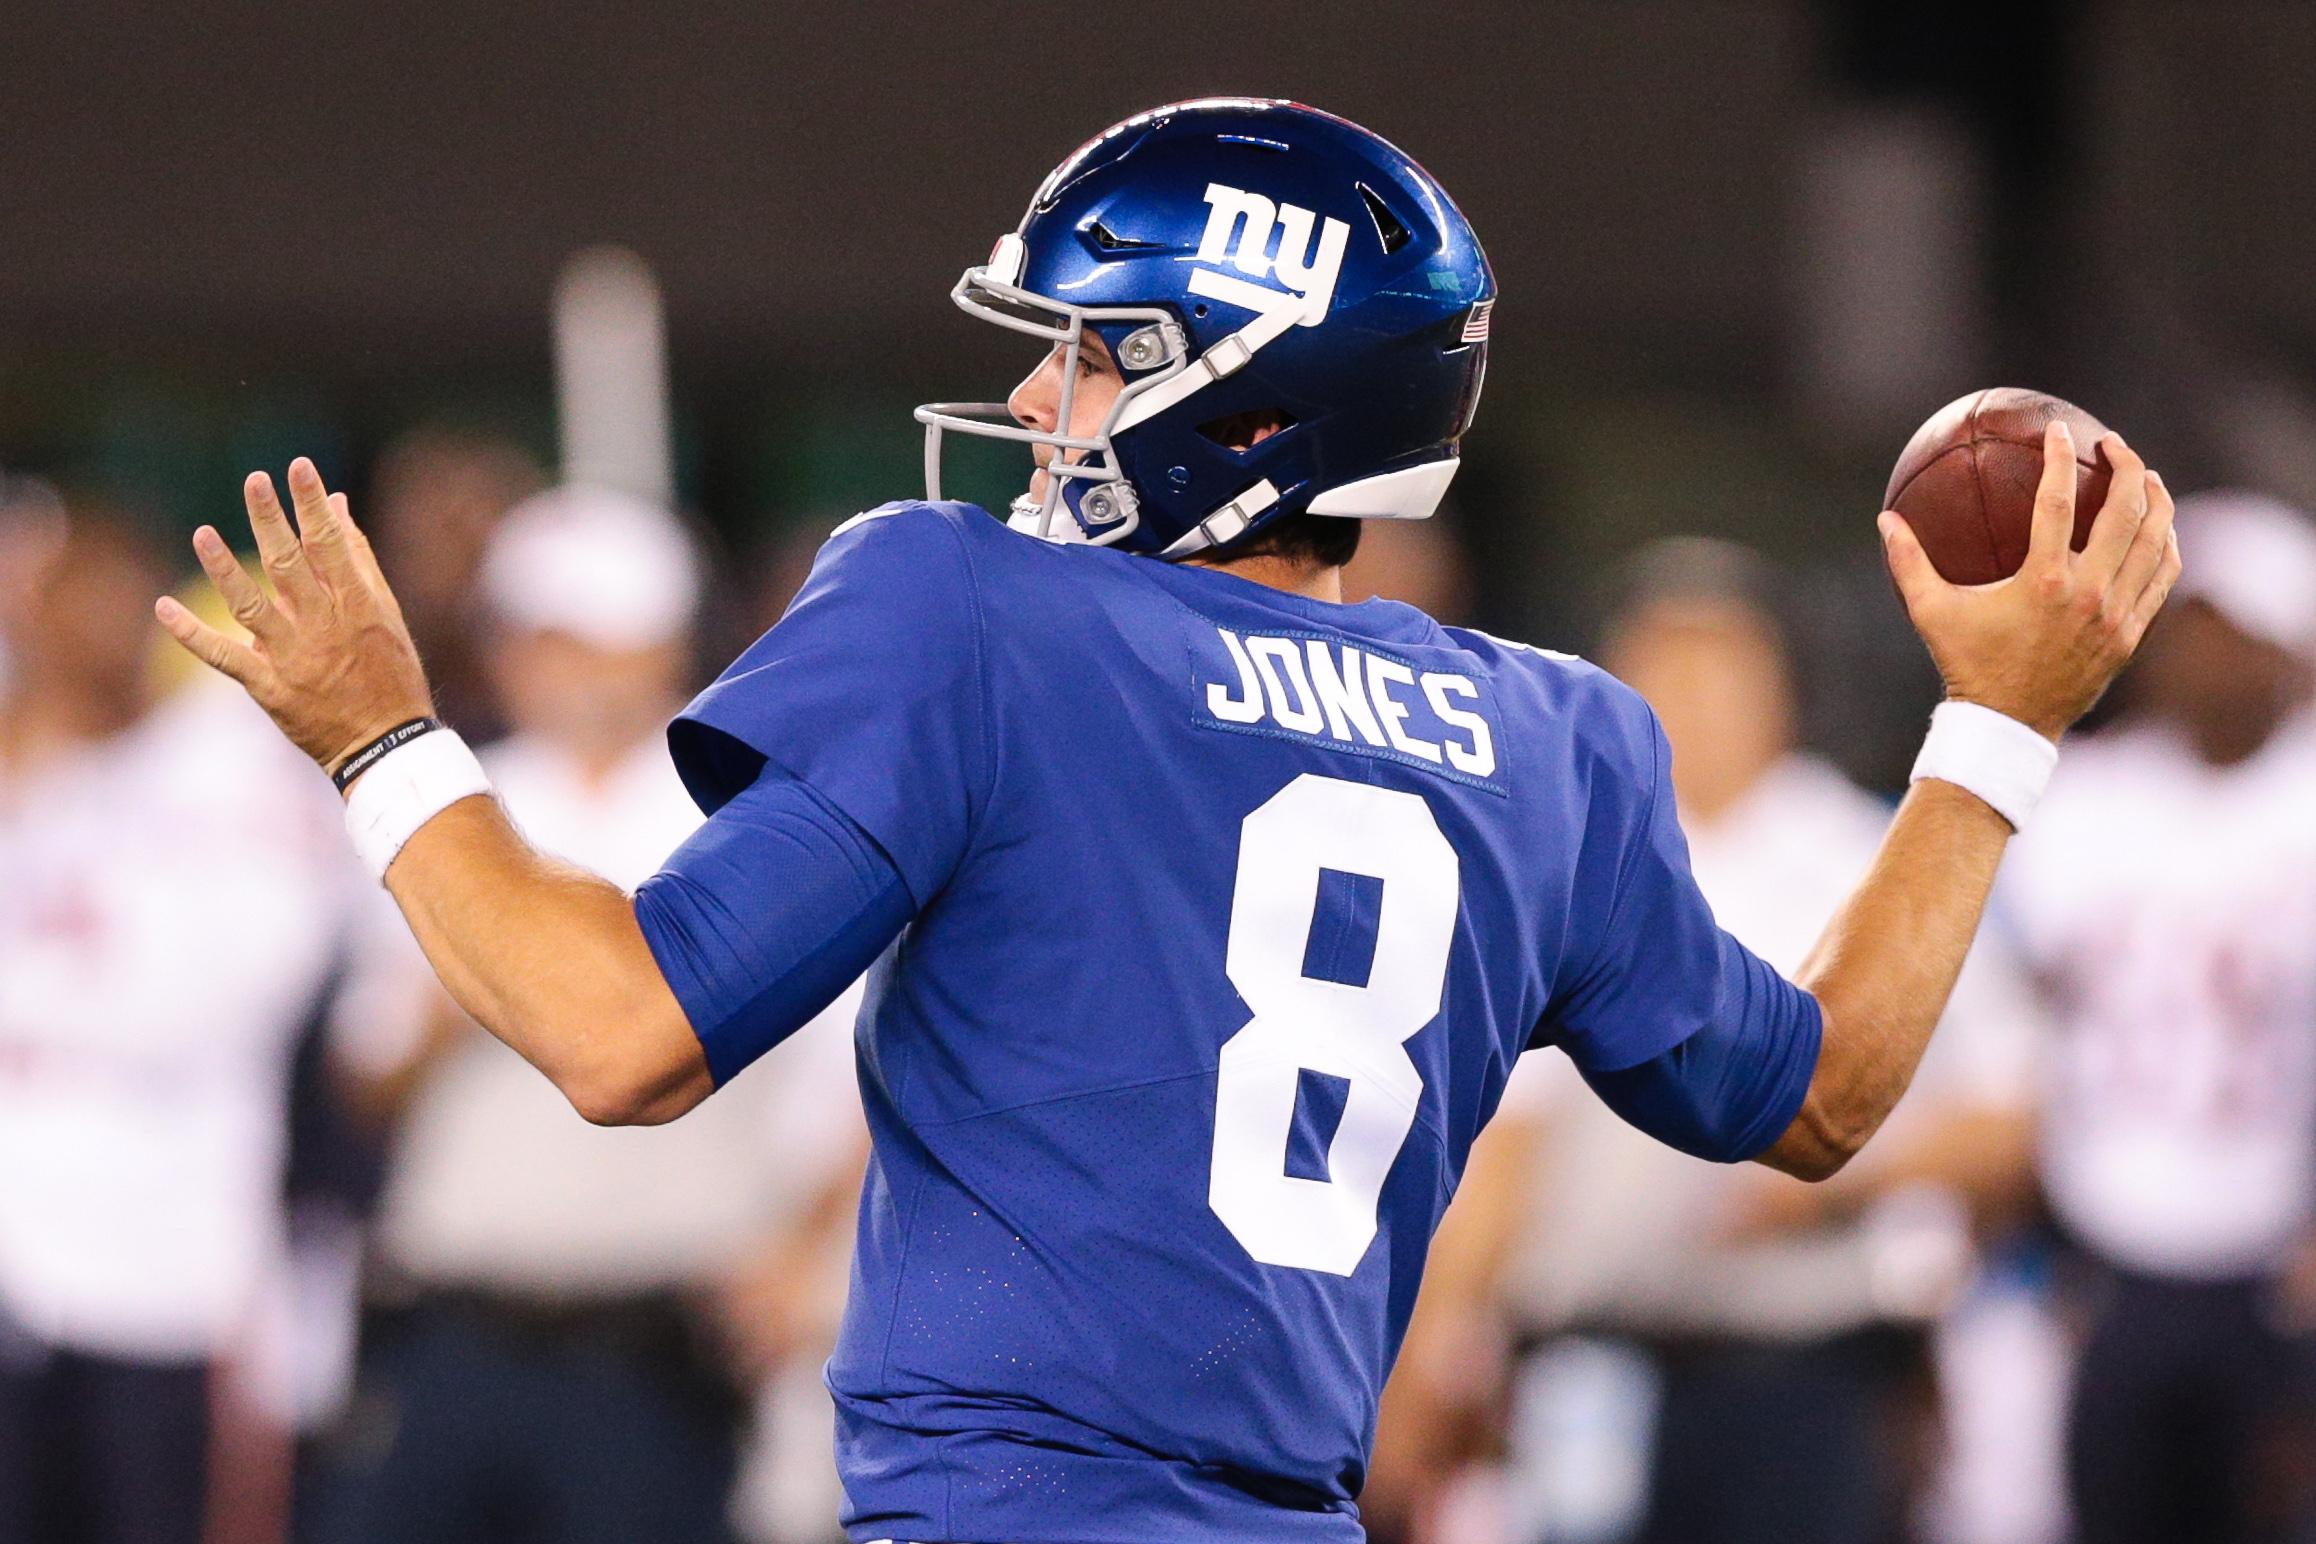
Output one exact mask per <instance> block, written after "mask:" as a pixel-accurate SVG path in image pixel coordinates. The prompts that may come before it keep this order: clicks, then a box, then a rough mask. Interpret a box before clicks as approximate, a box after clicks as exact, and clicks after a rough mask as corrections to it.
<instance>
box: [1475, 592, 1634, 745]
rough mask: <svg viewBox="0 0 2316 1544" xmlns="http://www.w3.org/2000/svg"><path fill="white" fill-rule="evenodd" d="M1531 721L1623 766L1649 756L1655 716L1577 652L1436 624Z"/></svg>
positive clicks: (1627, 688) (1621, 685)
mask: <svg viewBox="0 0 2316 1544" xmlns="http://www.w3.org/2000/svg"><path fill="white" fill-rule="evenodd" d="M1441 631H1442V632H1443V633H1445V634H1446V635H1447V637H1448V640H1449V641H1450V642H1451V643H1453V644H1454V645H1455V646H1456V647H1457V648H1459V649H1462V650H1463V651H1464V652H1465V653H1467V654H1469V655H1471V656H1473V657H1474V658H1475V659H1476V660H1477V661H1478V663H1479V665H1480V668H1481V669H1483V670H1485V671H1486V672H1487V673H1488V674H1489V676H1490V677H1491V678H1492V679H1493V680H1494V681H1495V682H1496V684H1497V687H1498V689H1499V690H1500V691H1502V692H1503V693H1505V694H1506V695H1507V696H1510V697H1513V698H1515V699H1517V700H1519V702H1520V704H1521V706H1522V707H1523V708H1524V709H1525V710H1526V712H1527V715H1528V717H1529V718H1530V720H1531V721H1532V722H1541V723H1549V724H1553V725H1556V726H1558V727H1559V728H1560V729H1561V730H1562V732H1564V733H1565V734H1566V735H1567V737H1568V740H1569V743H1570V745H1571V748H1572V749H1574V750H1575V751H1576V752H1577V753H1578V754H1579V755H1590V756H1593V757H1598V758H1601V759H1604V760H1607V761H1609V762H1612V763H1614V764H1617V765H1620V766H1626V767H1637V768H1646V767H1648V766H1650V765H1652V764H1653V762H1654V760H1655V755H1656V749H1655V748H1656V741H1657V739H1658V734H1659V732H1658V729H1657V716H1656V712H1655V710H1654V709H1652V708H1650V707H1649V705H1648V703H1647V701H1646V700H1645V699H1643V698H1642V696H1641V694H1640V693H1639V692H1636V691H1634V690H1633V689H1632V688H1631V687H1629V686H1627V685H1625V684H1624V682H1622V681H1620V680H1618V679H1617V678H1616V677H1615V676H1613V675H1610V674H1609V673H1608V672H1607V671H1606V670H1603V669H1602V668H1601V667H1600V666H1598V665H1596V664H1594V663H1593V662H1592V661H1591V660H1588V659H1586V658H1584V657H1583V656H1582V655H1578V654H1571V653H1568V652H1566V651H1565V650H1561V649H1550V648H1544V647H1541V646H1539V645H1537V644H1532V643H1520V642H1517V641H1516V640H1513V639H1510V638H1499V637H1497V636H1496V635H1495V634H1494V633H1487V632H1482V631H1480V630H1479V629H1478V628H1476V627H1443V628H1442V629H1441Z"/></svg>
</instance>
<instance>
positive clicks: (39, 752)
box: [0, 682, 151, 771]
mask: <svg viewBox="0 0 2316 1544" xmlns="http://www.w3.org/2000/svg"><path fill="white" fill-rule="evenodd" d="M150 706H151V703H150V701H149V700H148V699H147V697H146V696H145V695H144V694H143V693H141V692H131V693H109V692H107V693H100V692H81V691H71V690H62V689H43V687H42V685H41V684H40V683H37V682H35V683H30V684H27V685H26V686H25V687H24V688H23V689H22V690H20V691H19V692H18V693H17V694H16V696H15V697H14V698H13V699H10V700H6V701H0V762H4V763H7V764H8V765H10V766H12V767H14V768H16V769H17V770H18V771H23V770H25V769H28V768H30V767H33V766H37V765H39V764H40V763H42V762H44V761H47V760H49V759H51V758H52V757H54V756H57V755H60V754H62V753H64V752H66V751H69V750H72V749H74V748H75V747H78V746H81V745H87V744H92V743H94V742H96V741H99V740H109V739H111V738H112V737H113V736H114V735H116V734H119V733H121V732H122V731H123V730H125V729H129V728H131V727H133V726H134V725H135V724H136V723H137V722H138V721H139V720H140V719H142V718H143V717H144V716H145V713H146V711H147V709H148V708H149V707H150Z"/></svg>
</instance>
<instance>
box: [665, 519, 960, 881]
mask: <svg viewBox="0 0 2316 1544" xmlns="http://www.w3.org/2000/svg"><path fill="white" fill-rule="evenodd" d="M961 518H964V517H963V516H961V515H960V514H959V513H958V512H957V511H956V510H955V509H953V508H950V507H947V506H939V505H928V504H896V505H886V506H885V507H884V508H883V509H879V510H874V511H871V512H870V513H868V514H866V515H861V516H859V517H857V518H855V519H854V520H851V521H848V522H847V523H846V524H845V525H843V526H840V527H839V528H838V529H837V533H836V534H835V535H834V536H832V537H830V538H829V540H828V543H827V545H826V546H824V547H822V548H821V551H820V556H819V558H818V559H817V560H816V561H815V562H814V564H813V567H812V575H811V577H810V578H809V579H807V580H806V581H805V584H804V588H803V589H802V591H800V592H799V593H798V595H797V597H796V600H795V602H794V603H793V604H792V605H791V606H790V607H789V608H788V612H787V615H785V616H783V617H782V618H781V619H780V621H779V622H778V623H776V624H775V625H774V626H773V628H772V629H771V631H769V632H767V633H766V634H765V635H764V636H763V637H762V638H760V639H758V640H757V641H756V643H755V644H754V645H753V646H751V647H750V648H749V649H748V651H747V652H746V653H745V654H743V655H741V656H740V658H739V659H738V660H737V661H735V662H734V663H733V665H732V667H731V668H730V669H728V670H726V671H725V672H724V674H723V675H722V676H721V677H719V678H718V679H717V680H716V682H715V683H714V684H713V685H711V686H710V687H709V688H708V689H707V690H706V691H704V692H702V693H701V694H700V696H699V697H698V698H697V699H696V700H695V701H694V702H693V703H692V704H691V706H690V707H689V708H687V709H686V710H685V711H684V712H683V714H682V715H681V716H679V717H678V718H677V719H676V721H675V722H674V723H673V724H671V725H670V726H669V728H668V747H669V750H670V751H671V752H672V753H673V755H674V758H675V764H676V770H677V772H678V773H680V774H681V775H682V777H683V780H684V786H685V787H686V788H687V789H689V790H690V792H691V795H692V797H693V799H694V800H695V801H696V802H697V803H698V804H699V806H700V807H701V809H703V810H705V811H707V812H708V813H709V814H711V815H712V814H714V813H715V812H716V811H717V810H718V809H720V808H722V807H723V805H724V804H725V803H726V802H728V801H729V800H731V799H732V798H733V797H734V796H735V795H736V794H738V793H739V792H740V791H741V790H742V789H745V788H748V787H750V786H751V785H753V784H754V782H755V780H756V778H757V776H758V774H759V773H761V772H762V771H763V770H764V769H765V768H766V767H767V766H770V767H776V768H778V769H780V770H781V771H783V772H786V773H787V774H788V775H790V776H791V777H794V778H796V779H797V780H798V781H800V782H803V783H805V784H807V785H808V786H809V787H810V788H811V789H812V790H813V792H814V793H816V794H818V795H819V796H820V797H822V798H824V799H826V800H827V801H828V802H829V803H830V804H831V805H833V806H835V808H836V809H837V810H839V811H841V812H842V813H843V814H844V816H845V817H846V818H847V819H849V820H850V821H852V822H853V823H854V824H855V825H857V826H858V827H859V828H860V829H861V830H862V831H864V832H866V833H867V834H868V836H869V837H870V839H871V840H873V841H874V842H875V843H876V844H877V845H878V846H879V847H881V848H882V849H883V850H884V851H885V853H886V854H887V855H888V856H889V857H890V858H891V859H892V862H893V865H894V866H895V868H897V869H898V870H899V872H900V874H901V876H902V878H903V879H904V881H905V882H906V883H907V885H908V888H909V893H910V894H911V895H912V896H914V897H915V898H916V900H917V902H918V904H919V905H923V904H925V903H926V902H928V901H929V900H930V899H931V898H932V896H933V895H934V894H935V893H936V892H937V891H939V890H940V889H941V888H942V886H943V885H944V884H946V883H947V881H948V878H949V876H950V875H951V874H952V873H954V872H955V870H956V867H957V865H958V863H959V862H961V861H962V859H963V856H964V853H965V849H966V846H967V843H968V839H969V835H970V832H971V829H972V825H973V820H974V817H975V814H976V813H977V811H978V810H979V809H980V808H981V805H982V802H983V799H984V797H985V795H986V792H987V783H988V766H989V748H988V735H987V726H986V714H985V703H984V697H983V686H982V682H983V671H982V660H981V654H982V643H981V627H980V615H981V613H980V605H979V600H978V596H977V593H976V591H975V588H974V579H973V572H972V567H971V562H970V559H969V556H968V554H967V551H966V543H965V538H964V534H963V533H962V532H961V531H960V530H959V529H958V528H957V526H956V524H955V522H956V521H957V520H958V519H961Z"/></svg>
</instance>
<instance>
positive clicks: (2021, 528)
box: [1882, 386, 2110, 584]
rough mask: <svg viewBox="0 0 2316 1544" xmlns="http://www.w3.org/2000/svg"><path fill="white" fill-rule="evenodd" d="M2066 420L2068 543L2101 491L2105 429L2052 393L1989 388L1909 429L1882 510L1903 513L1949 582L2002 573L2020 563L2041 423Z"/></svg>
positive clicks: (2085, 527) (2039, 457)
mask: <svg viewBox="0 0 2316 1544" xmlns="http://www.w3.org/2000/svg"><path fill="white" fill-rule="evenodd" d="M2054 418H2059V419H2064V420H2066V424H2067V428H2068V429H2069V430H2070V431H2072V432H2073V434H2074V436H2075V550H2077V551H2078V552H2079V551H2081V550H2082V547H2083V543H2084V542H2085V541H2086V540H2088V539H2089V538H2090V534H2091V522H2092V520H2093V519H2094V518H2096V517H2097V515H2098V513H2099V506H2100V505H2101V504H2102V503H2104V502H2105V501H2106V498H2107V479H2108V476H2109V473H2110V468H2109V467H2108V465H2107V458H2106V457H2105V456H2104V455H2102V454H2101V453H2100V450H2099V437H2100V436H2101V435H2103V434H2105V433H2106V432H2107V426H2106V425H2104V424H2102V423H2100V422H2099V420H2098V419H2096V418H2093V417H2092V416H2091V415H2090V414H2088V413H2086V412H2084V411H2083V410H2082V409H2081V408H2079V407H2076V406H2075V405H2074V404H2073V403H2071V402H2062V401H2060V400H2059V399H2058V398H2057V397H2053V396H2048V395H2046V394H2044V393H2042V392H2039V391H2025V390H2022V389H2020V388H2019V387H2016V386H1992V387H1989V388H1987V389H1986V390H1984V391H1974V392H1972V393H1971V394H1970V395H1969V396H1967V397H1958V398H1956V399H1955V400H1954V401H1952V402H1949V403H1947V404H1946V406H1944V407H1942V408H1940V409H1939V410H1938V411H1937V412H1936V413H1933V414H1932V415H1931V416H1930V421H1929V422H1928V423H1926V424H1924V425H1923V426H1922V427H1921V428H1919V429H1917V430H1915V431H1914V437H1913V438H1912V439H1911V440H1908V441H1907V442H1906V449H1905V451H1904V453H1903V454H1901V455H1900V456H1899V457H1898V465H1897V467H1896V468H1895V469H1894V470H1893V471H1892V472H1891V473H1890V486H1889V489H1888V491H1887V492H1885V493H1884V494H1883V495H1882V507H1883V508H1884V509H1894V510H1896V511H1897V512H1898V513H1899V514H1901V515H1904V516H1905V517H1906V523H1907V524H1908V525H1910V526H1912V527H1913V528H1914V534H1915V536H1916V537H1918V538H1919V539H1920V540H1921V543H1922V550H1923V551H1924V552H1926V553H1928V554H1929V556H1930V562H1931V564H1932V565H1933V566H1935V567H1936V568H1937V570H1938V572H1939V573H1941V574H1943V575H1945V576H1946V578H1947V579H1948V580H1950V581H1951V582H1953V583H1955V584H1988V583H1991V582H1993V581H1994V580H1997V579H2007V578H2008V577H2010V576H2011V575H2012V574H2015V573H2017V572H2018V569H2019V565H2020V564H2021V563H2024V562H2025V561H2026V551H2027V536H2028V533H2029V532H2030V531H2031V530H2032V529H2033V526H2034V509H2035V488H2036V486H2037V485H2038V484H2039V483H2041V481H2042V476H2043V428H2044V426H2045V425H2047V424H2049V423H2050V422H2051V420H2052V419H2054Z"/></svg>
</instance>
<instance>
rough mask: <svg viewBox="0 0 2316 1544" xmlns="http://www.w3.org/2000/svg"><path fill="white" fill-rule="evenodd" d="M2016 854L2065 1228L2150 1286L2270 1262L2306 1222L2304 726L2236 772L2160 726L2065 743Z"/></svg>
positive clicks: (2311, 919) (2314, 1148)
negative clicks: (2048, 1052) (2046, 1046)
mask: <svg viewBox="0 0 2316 1544" xmlns="http://www.w3.org/2000/svg"><path fill="white" fill-rule="evenodd" d="M2015 848H2016V850H2015V851H2014V852H2013V853H2012V854H2011V855H2010V858H2009V860H2008V862H2007V863H2006V865H2005V870H2004V875H2003V884H2004V894H2005V897H2006V899H2007V901H2008V904H2009V910H2010V913H2011V915H2013V916H2014V917H2015V918H2016V919H2017V922H2018V925H2019V935H2020V937H2021V939H2022V940H2023V941H2024V943H2025V945H2026V947H2027V949H2028V950H2029V952H2030V954H2031V957H2032V959H2033V961H2034V962H2035V964H2036V966H2037V967H2038V969H2039V971H2040V973H2041V975H2042V976H2043V978H2044V980H2045V981H2046V983H2047V985H2048V988H2049V995H2050V1001H2051V1005H2052V1010H2053V1012H2054V1014H2055V1015H2056V1017H2057V1020H2058V1030H2057V1034H2056V1036H2055V1038H2054V1041H2053V1053H2052V1056H2051V1061H2050V1076H2049V1078H2048V1083H2047V1104H2046V1110H2045V1115H2044V1122H2043V1140H2042V1172H2043V1183H2044V1187H2045V1189H2046V1190H2047V1191H2048V1192H2049V1194H2050V1198H2051V1203H2052V1205H2053V1206H2054V1207H2055V1208H2056V1209H2057V1211H2058V1213H2059V1216H2060V1218H2061V1219H2062V1220H2063V1221H2064V1222H2065V1223H2066V1225H2067V1227H2068V1228H2069V1229H2070V1230H2071V1231H2072V1232H2073V1233H2074V1234H2075V1236H2076V1237H2077V1238H2079V1239H2080V1240H2082V1241H2083V1242H2084V1243H2085V1244H2087V1245H2088V1246H2090V1247H2091V1248H2092V1249H2093V1250H2095V1251H2096V1252H2097V1253H2098V1254H2100V1255H2101V1256H2102V1257H2103V1258H2105V1259H2107V1260H2109V1261H2110V1262H2112V1263H2114V1264H2116V1265H2120V1266H2122V1267H2124V1268H2125V1269H2127V1270H2131V1271H2135V1272H2138V1273H2140V1274H2142V1275H2147V1276H2160V1277H2172V1278H2186V1279H2192V1280H2213V1279H2222V1278H2235V1277H2248V1276H2257V1275H2263V1274H2266V1273H2267V1272H2269V1271H2271V1270H2273V1269H2275V1268H2276V1267H2277V1266H2278V1265H2279V1264H2280V1263H2281V1261H2282V1259H2283V1256H2284V1255H2285V1253H2286V1252H2287V1251H2288V1250H2289V1249H2291V1248H2292V1247H2293V1246H2294V1245H2296V1244H2297V1243H2299V1242H2300V1241H2302V1240H2303V1239H2305V1238H2307V1237H2308V1236H2309V1233H2310V1230H2311V1228H2312V1227H2316V724H2312V723H2311V722H2309V721H2308V719H2307V717H2306V716H2305V715H2303V717H2302V718H2301V720H2299V721H2298V722H2295V723H2292V724H2289V725H2287V726H2286V727H2285V728H2284V729H2283V730H2282V731H2280V732H2279V733H2278V734H2277V735H2276V736H2275V737H2274V738H2272V739H2271V740H2270V742H2269V743H2268V745H2267V746H2265V747H2264V748H2263V749H2262V750H2261V751H2259V753H2258V754H2256V755H2254V756H2253V757H2252V758H2251V759H2249V760H2248V761H2246V762H2244V763H2242V764H2241V765H2239V766H2235V767H2213V766H2209V765H2207V764H2206V763H2205V762H2203V761H2202V760H2201V759H2200V758H2199V757H2198V756H2196V754H2195V753H2194V751H2193V750H2192V749H2191V748H2190V747H2189V746H2188V745H2186V744H2185V743H2184V742H2183V741H2181V740H2180V739H2179V738H2178V737H2177V736H2175V735H2174V734H2172V733H2171V732H2170V731H2168V730H2165V729H2161V728H2152V727H2151V728H2138V729H2126V730H2121V731H2118V732H2115V733H2112V734H2109V735H2105V736H2100V737H2095V738H2092V739H2089V740H2086V741H2084V742H2083V743H2081V744H2079V745H2070V746H2069V747H2068V750H2067V758H2066V761H2065V763H2064V765H2063V767H2062V769H2061V771H2060V774H2059V776H2058V777H2057V778H2056V779H2055V780H2054V781H2053V783H2052V785H2051V791H2050V794H2049V796H2048V797H2047V798H2046V799H2045V800H2044V803H2043V805H2042V807H2041V808H2040V809H2038V810H2037V811H2036V812H2035V819H2034V824H2033V825H2032V826H2031V827H2030V828H2029V829H2028V831H2027V832H2026V833H2025V835H2024V836H2022V837H2021V838H2020V840H2019V841H2018V842H2017V843H2016V844H2015Z"/></svg>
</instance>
